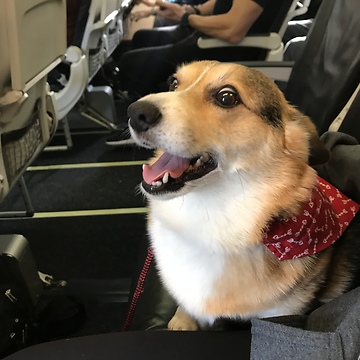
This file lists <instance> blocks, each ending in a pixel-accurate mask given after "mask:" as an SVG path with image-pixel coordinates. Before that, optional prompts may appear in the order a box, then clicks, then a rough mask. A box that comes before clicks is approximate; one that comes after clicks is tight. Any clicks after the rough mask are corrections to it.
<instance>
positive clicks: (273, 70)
mask: <svg viewBox="0 0 360 360" xmlns="http://www.w3.org/2000/svg"><path fill="white" fill-rule="evenodd" d="M239 64H241V65H244V66H248V67H251V68H253V69H256V70H258V71H260V72H262V73H263V74H265V75H266V76H268V77H269V78H271V79H273V80H274V81H275V80H277V81H285V82H287V81H288V80H289V77H290V74H291V72H292V69H293V66H294V61H242V62H239Z"/></svg>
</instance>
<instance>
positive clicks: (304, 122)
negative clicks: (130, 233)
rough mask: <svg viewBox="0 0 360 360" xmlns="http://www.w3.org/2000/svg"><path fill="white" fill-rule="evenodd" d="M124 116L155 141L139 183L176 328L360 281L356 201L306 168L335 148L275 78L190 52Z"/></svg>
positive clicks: (297, 303) (264, 310) (250, 314)
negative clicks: (159, 88) (163, 86)
mask: <svg viewBox="0 0 360 360" xmlns="http://www.w3.org/2000/svg"><path fill="white" fill-rule="evenodd" d="M128 115H129V129H130V132H131V135H132V137H133V138H134V140H135V142H136V143H137V144H138V145H140V146H142V147H145V148H149V149H156V155H155V157H154V158H153V159H152V160H150V162H149V164H148V165H144V168H143V181H142V183H141V185H140V187H141V190H142V192H143V194H145V196H146V198H147V199H148V205H149V216H148V231H149V236H150V241H151V246H152V248H153V251H154V255H155V259H156V264H157V267H158V271H159V274H160V278H161V280H162V281H163V283H164V285H165V287H166V288H167V290H168V291H169V293H170V294H171V295H172V297H173V298H174V299H175V300H176V302H177V304H178V305H179V307H178V310H177V311H176V313H175V315H174V317H173V318H172V319H171V321H170V322H169V324H168V327H169V329H173V330H195V329H198V328H206V327H208V326H211V325H212V324H214V322H215V321H216V320H217V319H221V318H228V319H235V320H236V319H243V320H249V319H252V318H265V317H272V316H280V315H291V314H304V313H306V312H307V311H309V310H311V309H312V307H313V306H314V304H321V303H325V302H327V301H330V300H331V299H333V298H335V297H337V296H339V295H341V294H343V293H344V292H346V291H347V290H348V289H349V288H350V287H351V286H352V285H353V283H354V281H355V280H356V277H357V276H358V269H359V264H360V263H359V260H358V259H359V254H360V246H359V244H360V238H359V236H360V233H359V231H358V232H357V234H356V233H354V232H352V230H351V228H353V227H354V225H356V224H359V217H358V216H357V211H358V209H359V206H358V204H356V203H355V202H353V201H352V200H351V199H349V198H347V197H346V196H345V195H343V194H342V193H341V192H340V191H339V190H338V189H336V188H334V187H333V186H332V185H331V184H329V183H328V182H326V181H325V180H323V179H321V178H319V177H318V175H317V173H316V172H315V170H314V169H313V168H312V167H311V166H310V165H313V164H316V162H317V163H324V162H326V161H327V160H328V158H329V152H328V150H327V149H326V148H325V146H324V145H323V144H322V142H321V141H320V139H319V137H318V135H317V132H316V128H315V126H314V124H313V123H312V122H311V121H310V119H309V118H308V117H306V116H304V115H303V114H301V113H300V112H299V111H298V110H297V109H296V108H295V107H293V106H291V105H290V104H289V103H287V101H286V100H285V98H284V96H283V94H282V92H281V91H280V90H279V89H278V87H277V86H276V85H275V83H274V82H273V81H272V80H270V79H269V78H268V77H266V76H265V75H263V74H262V73H260V72H259V71H256V70H254V69H251V68H248V67H245V66H241V65H238V64H234V63H220V62H216V61H199V62H193V63H191V64H187V65H184V66H181V67H179V69H178V70H177V72H176V73H175V74H174V75H173V76H171V78H170V91H169V92H164V93H157V94H150V95H147V96H145V97H143V98H142V99H140V100H138V101H136V102H135V103H133V104H131V105H130V106H129V109H128Z"/></svg>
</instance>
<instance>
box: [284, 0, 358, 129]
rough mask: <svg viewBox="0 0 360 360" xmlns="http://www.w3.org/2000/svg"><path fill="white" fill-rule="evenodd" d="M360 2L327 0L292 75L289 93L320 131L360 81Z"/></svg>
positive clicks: (293, 101) (341, 107)
mask: <svg viewBox="0 0 360 360" xmlns="http://www.w3.org/2000/svg"><path fill="white" fill-rule="evenodd" d="M359 39H360V2H359V1H358V0H342V1H337V0H324V1H323V3H322V5H321V6H320V8H319V11H318V13H317V15H316V17H315V22H314V24H313V26H312V28H311V30H310V32H309V34H308V36H307V40H306V43H305V47H304V50H303V52H302V54H301V56H300V58H299V59H298V60H297V61H296V63H295V65H294V68H293V70H292V73H291V75H290V78H289V81H288V85H287V88H286V91H285V96H286V98H287V100H288V101H290V102H291V103H292V104H294V105H296V106H297V107H298V108H299V109H300V110H301V111H302V112H303V113H305V114H306V115H308V116H309V117H310V118H311V119H312V120H313V121H314V123H315V124H316V126H317V129H318V131H319V133H320V134H322V133H324V132H325V131H327V129H328V128H329V126H330V124H331V123H332V121H333V120H334V119H335V118H336V116H337V115H338V114H339V113H340V111H341V110H342V109H343V107H344V106H345V105H346V103H347V101H348V99H349V98H350V97H351V95H352V94H353V93H354V91H355V89H356V87H357V86H358V84H359V82H360V47H359Z"/></svg>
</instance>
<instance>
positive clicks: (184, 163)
mask: <svg viewBox="0 0 360 360" xmlns="http://www.w3.org/2000/svg"><path fill="white" fill-rule="evenodd" d="M216 167H217V164H216V162H215V161H214V159H213V158H212V157H211V156H210V155H209V154H203V155H200V156H197V157H194V158H192V159H188V158H182V157H179V156H175V155H171V154H169V153H167V152H165V153H164V154H163V155H161V156H160V158H159V159H158V160H157V161H156V162H155V163H154V164H152V165H144V168H143V179H144V181H143V182H142V186H143V188H144V190H145V191H147V192H148V193H150V194H152V195H157V194H161V193H164V192H176V191H178V190H180V189H181V188H182V187H183V186H184V185H185V184H186V183H187V182H189V181H193V180H196V179H199V178H201V177H203V176H205V175H206V174H208V173H210V172H211V171H213V170H215V169H216Z"/></svg>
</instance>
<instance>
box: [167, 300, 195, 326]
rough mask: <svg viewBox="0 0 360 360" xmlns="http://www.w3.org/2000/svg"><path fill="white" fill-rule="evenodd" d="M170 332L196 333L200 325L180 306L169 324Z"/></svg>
mask: <svg viewBox="0 0 360 360" xmlns="http://www.w3.org/2000/svg"><path fill="white" fill-rule="evenodd" d="M168 329H169V330H175V331H176V330H178V331H186V330H189V331H195V330H198V329H199V325H198V323H197V322H196V320H195V319H194V318H192V317H191V316H190V315H188V314H187V313H186V312H185V311H184V310H183V309H182V308H181V307H180V306H179V307H178V308H177V310H176V313H175V315H174V316H173V317H172V319H171V320H170V321H169V323H168Z"/></svg>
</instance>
